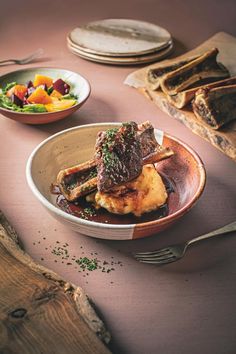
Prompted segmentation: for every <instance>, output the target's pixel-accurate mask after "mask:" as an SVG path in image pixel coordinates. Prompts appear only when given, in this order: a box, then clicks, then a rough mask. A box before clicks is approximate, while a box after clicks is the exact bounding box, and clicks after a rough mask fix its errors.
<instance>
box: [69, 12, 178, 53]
mask: <svg viewBox="0 0 236 354" xmlns="http://www.w3.org/2000/svg"><path fill="white" fill-rule="evenodd" d="M68 37H69V39H70V40H71V41H72V42H73V43H74V44H75V45H77V46H78V47H79V48H80V49H81V50H83V51H86V52H88V53H92V54H97V55H98V54H101V55H109V56H125V57H127V56H133V55H135V56H136V55H137V54H147V53H152V52H156V51H157V50H160V49H163V48H165V47H166V46H167V45H168V42H169V41H170V40H171V35H170V33H169V32H168V31H167V30H166V29H164V28H162V27H159V26H157V25H155V24H152V23H148V22H143V21H136V20H129V19H106V20H102V21H96V22H90V23H88V24H86V25H84V26H81V27H77V28H75V29H73V30H72V31H71V32H70V33H69V34H68Z"/></svg>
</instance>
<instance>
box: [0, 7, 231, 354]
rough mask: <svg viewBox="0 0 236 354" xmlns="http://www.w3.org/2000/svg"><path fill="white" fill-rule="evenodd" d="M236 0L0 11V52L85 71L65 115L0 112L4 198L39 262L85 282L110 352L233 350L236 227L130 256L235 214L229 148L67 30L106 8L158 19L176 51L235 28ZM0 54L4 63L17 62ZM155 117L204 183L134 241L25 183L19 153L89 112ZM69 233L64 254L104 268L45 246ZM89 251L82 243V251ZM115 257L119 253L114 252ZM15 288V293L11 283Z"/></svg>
mask: <svg viewBox="0 0 236 354" xmlns="http://www.w3.org/2000/svg"><path fill="white" fill-rule="evenodd" d="M235 14H236V4H235V1H233V0H232V1H230V0H228V1H225V2H223V1H222V2H221V1H203V0H200V1H197V2H193V1H188V2H187V1H178V0H174V1H164V0H163V1H161V0H147V1H138V0H132V1H129V2H127V1H116V2H114V1H105V0H100V1H99V2H93V1H91V0H87V1H76V0H67V1H51V2H49V1H45V0H42V1H40V2H35V1H31V2H28V1H21V2H19V1H16V0H13V1H4V2H2V3H1V11H0V26H1V31H0V43H1V46H0V58H1V59H4V58H9V57H22V56H24V55H26V54H28V53H30V52H32V51H34V50H35V49H37V48H38V47H42V48H43V49H44V52H45V56H44V58H42V59H41V60H40V61H39V62H37V63H33V64H28V65H27V66H26V67H36V66H40V65H41V66H50V67H62V68H66V69H70V70H73V71H77V72H79V73H81V74H82V75H84V76H85V77H86V78H87V79H88V80H89V81H90V83H91V86H92V94H91V97H90V98H89V100H88V101H87V103H86V104H85V105H84V106H83V107H82V108H81V109H80V110H79V111H78V112H77V113H75V114H73V115H72V116H71V117H70V118H68V119H65V120H63V121H60V122H57V123H54V124H50V125H41V126H29V125H22V124H19V123H16V122H14V121H11V120H9V119H7V118H4V117H3V116H0V208H1V209H2V210H3V212H4V213H5V215H6V216H7V218H8V219H9V221H10V222H11V223H12V225H13V226H14V227H15V229H16V230H17V232H18V234H19V236H20V238H21V240H22V242H23V245H24V247H25V250H26V252H28V253H29V254H30V255H31V256H32V257H33V258H34V259H35V260H36V261H37V262H39V263H42V264H43V265H45V266H47V267H49V268H51V269H53V270H54V271H56V272H58V273H59V274H61V275H62V276H63V277H65V278H66V279H68V280H69V281H71V282H73V283H76V284H79V285H80V286H82V287H83V288H84V289H85V290H86V291H87V293H88V295H89V296H90V297H91V298H92V300H93V301H94V303H95V304H96V306H97V308H98V309H99V312H101V314H102V317H103V319H104V320H105V323H106V324H107V326H108V328H109V330H110V332H111V334H112V342H111V345H110V348H111V350H112V351H113V352H114V353H117V354H156V353H164V354H185V353H186V354H189V353H191V354H198V353H214V354H226V353H227V354H231V353H232V354H233V353H235V352H236V338H235V332H236V316H235V304H236V302H235V291H236V257H235V247H236V238H235V236H236V235H235V234H234V235H232V236H228V237H225V238H224V237H222V238H218V239H216V240H215V241H213V242H212V241H206V242H204V243H202V244H199V245H196V246H195V247H192V248H191V249H190V250H189V252H188V253H187V255H186V256H185V258H184V259H183V260H181V261H179V262H177V263H172V264H170V265H167V266H165V267H161V268H157V267H155V266H150V265H143V264H139V263H137V262H136V261H135V260H134V259H133V258H132V256H131V252H135V251H141V250H149V249H155V248H159V247H164V246H167V245H169V244H171V243H176V242H179V241H182V240H187V239H190V238H192V237H194V236H197V235H200V234H202V233H205V232H208V231H210V230H213V229H214V228H217V227H220V226H222V225H224V224H226V223H229V222H231V221H233V220H235V219H236V192H235V189H236V188H235V187H236V177H235V176H236V165H235V162H233V161H231V160H230V159H229V158H228V157H226V156H224V155H223V154H222V153H220V152H219V151H217V150H216V149H215V148H213V147H212V146H211V145H210V144H209V143H207V142H205V141H204V140H202V139H201V138H199V137H198V136H196V135H194V134H193V133H191V132H190V131H189V130H188V129H187V128H185V127H184V126H183V125H181V123H180V122H178V121H175V120H173V119H172V118H170V117H168V116H167V115H166V114H164V113H163V112H161V111H160V110H159V109H158V108H157V107H155V106H154V105H153V104H152V103H151V102H149V101H148V100H147V99H145V98H144V97H143V96H142V95H140V94H139V93H138V92H136V91H135V90H134V89H132V88H130V87H128V86H125V85H124V84H123V80H124V79H125V77H126V76H127V75H128V74H129V73H130V72H131V71H133V70H134V69H135V67H115V66H108V65H100V64H95V63H92V62H89V61H85V60H83V59H80V58H79V57H76V56H75V55H73V54H71V53H70V52H69V51H68V49H67V47H66V40H65V37H66V34H67V33H68V32H69V31H70V30H71V29H73V28H74V27H76V26H77V25H79V24H82V23H85V22H87V21H91V20H97V19H103V18H114V17H115V18H134V19H140V20H145V21H150V22H154V23H157V24H159V25H161V26H164V27H165V28H167V29H168V30H169V31H170V32H171V33H172V35H173V37H174V38H175V45H176V51H175V55H176V54H179V53H183V52H184V51H186V50H189V49H191V48H193V47H194V46H196V45H198V44H200V43H201V42H202V41H204V40H206V39H207V38H208V37H210V36H211V35H213V34H214V33H216V32H218V31H221V30H223V31H226V32H228V33H230V34H232V35H236V27H235V20H236V18H235ZM19 68H20V67H18V66H14V65H12V66H5V67H1V68H0V73H1V74H4V73H6V72H8V71H13V70H15V69H19ZM128 120H135V121H137V122H142V121H145V120H150V121H151V122H152V123H153V124H154V125H155V126H156V127H158V128H159V129H162V130H164V131H166V132H168V133H170V134H172V135H175V136H177V137H179V138H180V139H182V140H183V141H185V142H186V143H188V144H189V145H190V146H192V147H193V148H194V149H195V150H196V151H197V152H198V153H199V155H200V156H201V158H202V160H203V162H204V163H205V167H206V172H207V183H206V188H205V191H204V194H203V196H202V197H201V199H200V200H199V202H198V203H197V205H196V206H195V207H194V208H193V209H192V210H191V211H190V212H189V213H188V214H187V215H186V216H184V217H183V218H182V219H181V221H179V222H178V223H177V224H176V225H174V226H173V227H171V228H170V229H168V230H166V231H164V232H162V233H160V234H158V235H154V236H152V237H149V238H146V239H141V240H136V241H126V242H125V241H122V242H118V241H103V240H99V241H98V240H96V239H93V238H90V237H86V236H83V235H80V234H77V233H75V232H73V231H70V230H69V229H67V228H66V227H64V226H63V225H61V224H60V223H59V222H58V221H56V220H54V219H53V218H52V217H51V216H50V215H49V214H48V213H47V211H46V210H45V209H44V208H43V207H42V206H41V205H40V204H39V202H38V201H37V200H36V199H35V197H34V196H33V195H32V193H31V191H30V190H29V188H28V186H27V183H26V178H25V166H26V161H27V159H28V157H29V155H30V153H31V151H32V150H33V149H34V148H35V147H36V145H37V144H38V143H40V142H41V141H42V140H43V139H45V138H47V137H48V136H50V135H51V134H54V133H57V132H59V131H61V130H63V129H65V128H70V127H73V126H77V125H83V124H87V123H94V122H114V121H117V122H118V121H128ZM56 241H58V242H60V243H68V245H69V246H68V250H69V253H70V255H71V256H75V257H77V258H78V257H80V256H86V255H88V256H90V257H92V255H91V254H92V253H93V254H95V252H96V253H97V257H98V258H99V259H100V260H102V261H103V260H105V261H108V262H109V265H110V266H111V264H112V262H113V265H112V267H113V268H114V270H112V271H111V272H110V273H104V272H101V271H94V272H91V273H89V275H88V276H83V275H84V274H83V273H80V272H78V268H77V269H76V268H75V264H74V263H73V262H72V265H66V263H62V262H61V261H62V260H61V259H60V258H58V257H56V256H55V255H53V254H52V253H51V250H52V249H53V247H54V246H55V245H59V244H57V243H56ZM83 252H84V253H83ZM119 263H121V265H120V264H119ZM9 296H10V295H9Z"/></svg>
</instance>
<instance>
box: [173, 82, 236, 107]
mask: <svg viewBox="0 0 236 354" xmlns="http://www.w3.org/2000/svg"><path fill="white" fill-rule="evenodd" d="M235 84H236V76H235V77H231V78H229V79H224V80H220V81H215V82H212V83H210V84H206V85H202V86H198V87H194V88H191V89H188V90H185V91H182V92H179V93H177V94H176V95H173V96H169V95H168V96H167V99H168V101H169V102H170V103H171V104H173V106H175V107H176V108H183V107H184V106H186V105H187V104H188V103H189V102H190V101H192V99H193V98H194V96H195V93H196V92H197V91H198V90H199V89H201V88H209V89H211V88H214V87H221V86H229V85H235Z"/></svg>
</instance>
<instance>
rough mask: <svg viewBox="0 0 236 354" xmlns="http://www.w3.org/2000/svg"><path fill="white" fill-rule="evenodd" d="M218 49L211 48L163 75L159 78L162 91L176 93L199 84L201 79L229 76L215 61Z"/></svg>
mask: <svg viewBox="0 0 236 354" xmlns="http://www.w3.org/2000/svg"><path fill="white" fill-rule="evenodd" d="M218 52H219V51H218V49H217V48H213V49H212V50H209V51H207V52H206V53H204V54H203V55H201V56H199V57H198V58H196V59H195V60H193V61H191V62H190V63H188V64H186V65H184V66H182V67H180V68H179V69H177V70H175V71H172V72H170V73H168V74H166V75H164V76H163V77H162V78H161V79H160V85H161V88H162V91H163V92H164V93H166V94H167V95H176V94H177V93H178V92H181V91H183V90H185V89H187V88H191V87H193V86H197V85H198V86H199V83H201V81H202V80H206V79H208V80H209V79H211V80H212V81H214V80H220V79H224V78H227V77H229V72H228V70H227V69H226V68H225V67H224V66H223V65H222V64H221V63H217V61H216V56H217V54H218Z"/></svg>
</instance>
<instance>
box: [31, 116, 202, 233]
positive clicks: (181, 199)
mask: <svg viewBox="0 0 236 354" xmlns="http://www.w3.org/2000/svg"><path fill="white" fill-rule="evenodd" d="M115 126H118V124H115V123H113V124H112V123H100V124H90V125H84V126H79V127H75V128H71V129H67V130H64V131H62V132H60V133H57V134H55V135H53V136H51V137H49V138H48V139H46V140H44V141H43V142H42V143H41V144H39V145H38V146H37V147H36V148H35V150H34V151H33V152H32V154H31V155H30V157H29V159H28V162H27V168H26V176H27V181H28V185H29V187H30V189H31V191H32V192H33V193H34V195H35V196H36V198H37V199H38V200H39V201H40V202H41V203H42V205H43V206H44V207H45V208H46V209H47V210H48V211H49V212H50V213H51V215H53V216H54V217H55V218H57V219H58V220H59V221H61V222H62V223H64V224H65V225H67V226H69V227H70V228H72V229H73V230H75V231H77V232H80V233H82V234H85V235H88V236H93V237H97V238H102V239H111V240H131V239H136V238H141V237H145V236H149V235H152V234H155V233H158V232H160V231H162V230H164V229H165V228H167V227H169V226H170V225H172V224H173V223H174V222H175V221H177V220H178V219H179V218H181V217H182V216H183V215H184V214H186V213H187V212H188V211H189V210H190V209H191V208H192V207H193V205H194V204H195V203H196V201H197V200H198V199H199V197H200V196H201V194H202V192H203V189H204V186H205V179H206V176H205V169H204V166H203V163H202V161H201V159H200V158H199V156H198V155H197V154H196V152H194V151H193V150H192V149H191V148H190V147H189V146H187V145H186V144H185V143H183V142H181V141H180V140H179V139H177V138H175V137H173V136H170V135H168V134H165V133H164V138H163V145H165V146H169V147H171V148H172V149H173V150H174V152H175V155H174V156H172V157H171V158H169V159H167V160H164V161H161V162H159V163H158V170H159V172H160V173H161V174H162V175H163V176H165V177H166V178H168V180H169V181H171V184H172V185H173V187H174V192H173V193H171V194H170V195H169V198H168V209H169V212H168V215H167V216H165V217H163V218H161V219H157V220H154V221H149V222H144V223H136V224H126V225H124V224H115V225H114V224H106V223H98V222H94V221H88V220H84V219H80V218H78V217H76V216H73V215H70V214H67V213H66V212H64V211H62V210H61V209H59V207H57V205H56V202H55V195H52V194H51V192H50V186H51V184H52V183H54V182H55V181H56V176H57V174H58V172H59V170H61V169H64V168H66V167H69V166H72V165H75V164H78V163H81V162H84V161H86V160H89V159H91V158H92V157H93V154H94V144H95V140H96V135H97V133H98V132H99V131H101V130H106V129H109V128H111V127H115ZM155 133H156V134H158V131H157V130H156V131H155Z"/></svg>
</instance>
